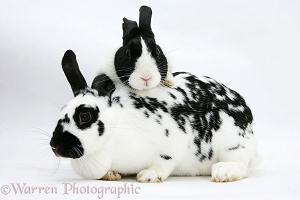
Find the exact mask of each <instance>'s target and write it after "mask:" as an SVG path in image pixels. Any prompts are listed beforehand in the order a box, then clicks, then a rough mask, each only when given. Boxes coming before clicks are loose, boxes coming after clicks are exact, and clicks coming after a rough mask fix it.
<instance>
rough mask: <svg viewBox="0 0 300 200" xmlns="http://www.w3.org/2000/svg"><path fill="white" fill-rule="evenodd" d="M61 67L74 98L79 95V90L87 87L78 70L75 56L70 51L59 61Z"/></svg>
mask: <svg viewBox="0 0 300 200" xmlns="http://www.w3.org/2000/svg"><path fill="white" fill-rule="evenodd" d="M61 65H62V68H63V71H64V73H65V75H66V77H67V79H68V82H69V83H70V85H71V88H72V91H73V94H74V96H77V95H78V94H79V93H80V90H82V89H85V88H86V87H87V84H86V81H85V79H84V77H83V76H82V74H81V72H80V70H79V66H78V63H77V61H76V55H75V54H74V52H73V51H72V50H68V51H66V53H65V55H64V57H63V59H62V61H61Z"/></svg>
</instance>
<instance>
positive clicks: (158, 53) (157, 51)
mask: <svg viewBox="0 0 300 200" xmlns="http://www.w3.org/2000/svg"><path fill="white" fill-rule="evenodd" d="M159 56H160V50H159V48H158V47H156V57H157V58H158V59H160V57H159Z"/></svg>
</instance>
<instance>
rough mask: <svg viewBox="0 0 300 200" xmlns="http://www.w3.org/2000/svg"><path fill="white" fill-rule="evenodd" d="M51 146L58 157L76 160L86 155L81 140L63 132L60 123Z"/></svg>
mask: <svg viewBox="0 0 300 200" xmlns="http://www.w3.org/2000/svg"><path fill="white" fill-rule="evenodd" d="M50 146H51V148H52V150H53V152H54V153H55V155H56V156H61V157H66V158H73V159H75V158H79V157H81V156H82V155H83V153H84V149H83V147H82V144H81V142H80V140H79V139H78V138H77V137H76V136H74V135H72V134H71V133H69V132H68V131H63V126H62V124H61V123H60V122H58V124H57V126H56V128H55V130H54V132H53V136H52V138H51V141H50Z"/></svg>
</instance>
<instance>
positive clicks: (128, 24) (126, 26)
mask: <svg viewBox="0 0 300 200" xmlns="http://www.w3.org/2000/svg"><path fill="white" fill-rule="evenodd" d="M137 27H138V25H137V23H136V21H131V20H128V19H126V18H125V17H124V18H123V24H122V28H123V45H125V44H126V43H127V38H128V35H129V33H130V31H131V30H132V29H134V28H137Z"/></svg>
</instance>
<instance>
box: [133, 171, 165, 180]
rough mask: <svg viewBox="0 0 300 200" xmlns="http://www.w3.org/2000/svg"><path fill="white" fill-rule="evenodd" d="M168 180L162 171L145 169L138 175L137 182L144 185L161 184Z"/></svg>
mask: <svg viewBox="0 0 300 200" xmlns="http://www.w3.org/2000/svg"><path fill="white" fill-rule="evenodd" d="M166 178H167V177H164V176H163V174H162V172H160V171H156V170H150V169H145V170H143V171H141V172H140V173H138V175H137V177H136V180H137V181H138V182H142V183H159V182H163V181H164V180H166Z"/></svg>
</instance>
